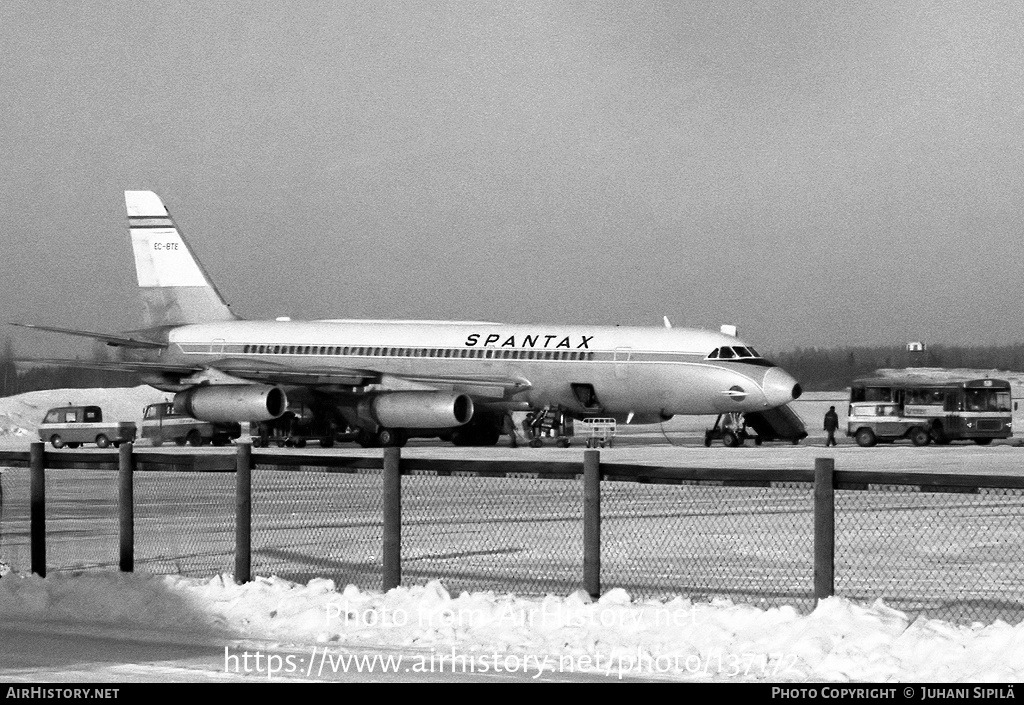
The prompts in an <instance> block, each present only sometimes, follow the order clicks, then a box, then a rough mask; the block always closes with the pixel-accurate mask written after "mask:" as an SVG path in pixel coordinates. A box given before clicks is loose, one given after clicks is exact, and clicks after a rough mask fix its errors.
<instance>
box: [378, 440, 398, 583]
mask: <svg viewBox="0 0 1024 705" xmlns="http://www.w3.org/2000/svg"><path fill="white" fill-rule="evenodd" d="M383 492H384V497H383V502H384V546H383V556H382V558H383V563H384V565H383V574H382V576H381V577H382V579H383V584H384V585H383V586H384V591H385V592H387V591H388V590H390V589H391V588H396V587H398V586H399V585H401V584H402V451H401V449H399V448H397V447H387V448H385V449H384V488H383Z"/></svg>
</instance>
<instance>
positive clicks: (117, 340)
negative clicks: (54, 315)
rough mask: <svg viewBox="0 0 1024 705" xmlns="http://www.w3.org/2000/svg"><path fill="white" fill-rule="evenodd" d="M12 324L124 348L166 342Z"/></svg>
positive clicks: (152, 347) (156, 346)
mask: <svg viewBox="0 0 1024 705" xmlns="http://www.w3.org/2000/svg"><path fill="white" fill-rule="evenodd" d="M11 325H12V326H18V327H20V328H32V329H33V330H45V331H49V332H51V333H63V334H64V335H77V336H79V337H81V338H92V339H93V340H101V341H103V342H104V343H106V344H107V345H113V346H115V347H124V348H144V349H148V350H159V349H161V348H166V347H167V344H166V343H157V342H155V341H152V340H142V339H140V338H128V337H125V336H123V335H112V334H110V333H96V332H94V331H89V330H74V329H73V328H57V327H55V326H37V325H35V324H33V323H11Z"/></svg>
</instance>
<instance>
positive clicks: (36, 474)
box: [28, 441, 46, 578]
mask: <svg viewBox="0 0 1024 705" xmlns="http://www.w3.org/2000/svg"><path fill="white" fill-rule="evenodd" d="M45 458H46V456H45V453H44V452H43V444H42V442H40V441H33V442H32V443H31V444H30V445H29V460H28V467H29V481H28V484H29V546H30V548H29V552H30V554H31V567H32V572H33V573H35V574H36V575H38V576H39V577H40V578H45V577H46V476H45V473H44V471H43V469H44V468H45V466H46V459H45Z"/></svg>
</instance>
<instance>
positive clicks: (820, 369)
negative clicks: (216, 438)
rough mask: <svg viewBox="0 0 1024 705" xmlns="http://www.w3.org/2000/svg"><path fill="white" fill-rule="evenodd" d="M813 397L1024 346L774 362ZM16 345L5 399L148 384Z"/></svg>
mask: <svg viewBox="0 0 1024 705" xmlns="http://www.w3.org/2000/svg"><path fill="white" fill-rule="evenodd" d="M768 357H769V358H770V359H771V360H772V362H775V363H776V364H778V365H780V366H781V367H783V368H784V369H785V370H786V371H787V372H789V373H790V374H792V375H793V376H794V377H796V378H797V379H798V380H800V384H801V385H802V386H803V388H804V389H806V390H808V391H829V390H838V389H844V388H846V387H848V386H850V382H851V381H853V380H855V379H857V378H858V377H871V376H873V375H874V374H875V371H876V370H879V369H882V368H904V367H950V368H955V367H967V368H973V369H982V370H991V369H996V370H1005V371H1015V372H1019V371H1024V343H1016V344H1014V345H999V346H988V347H985V346H980V347H953V346H944V345H930V346H928V347H927V348H926V349H925V350H922V351H914V352H911V351H908V350H907V348H906V346H905V345H899V346H896V345H893V346H878V347H845V348H797V349H796V350H792V351H788V352H780V353H775V354H773V355H769V356H768ZM89 359H90V360H93V361H109V360H111V359H112V358H111V356H110V354H109V353H108V350H107V347H106V346H104V345H102V344H99V345H97V346H96V347H95V348H94V349H93V354H92V356H91V357H90V358H89ZM16 360H17V355H16V354H15V351H14V345H13V344H12V343H11V341H10V339H9V338H7V339H5V340H4V342H3V344H2V345H0V396H5V397H6V396H11V395H13V394H21V393H23V392H31V391H35V390H38V389H66V388H74V389H81V388H88V387H135V386H138V385H139V384H142V381H141V380H140V379H139V376H138V375H137V374H134V373H130V372H118V371H114V370H93V369H88V368H83V367H74V366H67V367H57V366H45V367H44V366H37V365H25V364H17V363H16V362H15V361H16Z"/></svg>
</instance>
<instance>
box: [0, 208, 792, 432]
mask: <svg viewBox="0 0 1024 705" xmlns="http://www.w3.org/2000/svg"><path fill="white" fill-rule="evenodd" d="M125 205H126V208H127V213H128V230H129V235H130V239H131V244H132V250H133V253H134V259H135V268H136V275H137V279H138V286H139V294H140V296H141V299H142V304H143V317H144V320H145V327H144V328H142V329H138V330H133V331H129V332H127V333H121V334H106V333H99V332H94V331H85V330H75V329H69V328H59V327H54V326H43V325H33V324H24V323H15V324H13V325H20V326H24V327H29V328H34V329H38V330H43V331H51V332H56V333H64V334H70V335H78V336H84V337H88V338H93V339H96V340H100V341H102V342H104V343H106V344H107V345H109V346H112V347H114V348H116V349H118V350H119V352H120V359H118V360H116V361H109V362H97V363H95V364H94V365H91V366H98V367H110V368H116V369H122V370H131V371H135V372H137V373H139V374H140V376H141V378H142V380H143V381H144V382H145V383H147V384H149V385H152V386H153V387H156V388H157V389H160V390H162V391H165V392H169V393H173V394H174V398H173V400H174V407H175V409H177V410H178V411H179V412H181V413H185V414H188V415H189V416H192V417H195V418H197V419H200V420H204V421H211V422H272V421H273V420H274V419H278V418H280V417H281V416H282V415H283V414H284V413H285V412H286V410H287V409H288V406H289V404H290V403H299V402H301V403H303V404H307V405H308V407H309V408H310V409H311V410H312V411H313V412H314V415H315V416H316V417H318V418H319V419H320V420H321V421H325V420H330V422H331V423H332V424H336V425H338V426H340V427H341V428H344V427H345V426H346V425H347V426H348V427H350V428H353V429H357V430H358V431H357V440H358V442H359V443H360V444H361V445H363V446H367V447H370V446H400V445H403V444H404V443H405V441H406V440H407V439H409V438H411V437H439V438H442V439H445V440H449V441H451V442H452V443H454V444H456V445H494V444H496V443H497V442H498V440H499V438H500V436H501V435H502V434H503V433H507V432H509V431H508V425H507V424H508V422H509V421H510V418H509V419H508V420H507V419H506V417H510V415H511V413H513V412H522V411H538V412H539V411H541V410H544V411H552V412H557V413H559V414H562V415H564V416H567V417H570V418H573V419H586V418H596V417H601V418H614V419H616V420H617V421H618V422H620V423H622V422H625V423H632V424H644V423H658V422H661V421H666V420H668V419H670V418H672V417H673V416H674V415H677V414H691V415H692V414H727V413H744V412H762V411H766V410H769V409H773V408H776V407H780V406H782V405H785V404H787V403H788V402H791V401H793V400H794V399H796V398H798V397H799V396H800V394H801V387H800V385H799V383H798V382H797V381H796V380H795V379H794V378H793V377H792V376H791V375H790V374H789V373H787V372H786V371H785V370H783V369H781V368H779V367H777V366H776V365H774V364H772V363H771V362H769V361H768V360H766V359H764V358H763V357H762V356H761V355H759V354H758V353H757V352H756V351H755V350H754V348H752V347H751V346H749V345H747V344H746V343H744V342H742V341H741V340H739V338H737V337H736V331H735V329H734V328H733V327H731V326H723V327H722V330H721V331H706V330H694V329H682V328H673V327H672V326H671V324H670V323H669V321H668V319H667V318H665V321H664V327H658V326H651V327H627V326H589V325H563V324H552V323H539V324H503V323H495V322H485V321H427V320H350V319H336V320H315V321H293V320H290V319H277V320H272V321H271V320H245V319H243V318H241V317H239V316H238V315H236V314H235V313H234V312H233V311H232V310H231V308H230V307H229V305H228V304H227V303H226V302H225V301H224V298H223V297H222V296H221V294H220V292H219V291H218V289H217V287H216V286H215V285H214V283H213V280H212V278H211V277H210V276H209V274H208V273H207V271H206V269H205V268H204V267H203V266H202V264H201V263H200V262H199V259H198V258H197V257H196V256H195V253H194V252H193V250H192V249H191V247H190V246H189V245H188V243H187V242H186V240H185V238H184V237H183V235H182V232H181V230H180V229H179V228H178V227H177V226H176V225H175V223H174V221H173V220H172V218H171V216H170V213H169V212H168V210H167V208H166V207H165V206H164V203H163V201H162V200H161V199H160V198H159V197H158V196H157V195H156V194H155V193H153V192H152V191H125ZM39 362H45V361H39ZM48 362H58V361H55V360H51V361H48ZM65 362H68V361H65ZM75 363H76V364H82V363H81V361H75ZM512 432H514V431H512ZM325 445H327V444H325Z"/></svg>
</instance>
